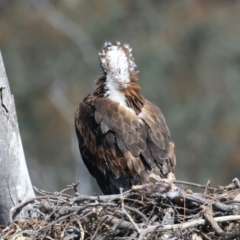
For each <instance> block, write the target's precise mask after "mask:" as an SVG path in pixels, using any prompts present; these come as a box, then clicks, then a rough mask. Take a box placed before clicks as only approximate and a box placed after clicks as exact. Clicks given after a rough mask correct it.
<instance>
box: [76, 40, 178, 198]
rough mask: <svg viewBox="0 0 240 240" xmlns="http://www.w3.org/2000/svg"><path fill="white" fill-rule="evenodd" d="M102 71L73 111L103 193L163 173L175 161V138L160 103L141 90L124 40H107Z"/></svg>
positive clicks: (89, 164)
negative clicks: (93, 87) (92, 89)
mask: <svg viewBox="0 0 240 240" xmlns="http://www.w3.org/2000/svg"><path fill="white" fill-rule="evenodd" d="M99 55H100V63H101V67H102V69H103V76H102V77H100V78H99V79H98V81H97V87H96V89H95V91H94V92H93V93H91V94H89V95H88V96H87V97H85V98H84V99H83V102H82V103H80V104H79V105H78V106H77V108H76V112H75V126H76V133H77V137H78V141H79V149H80V152H81V155H82V159H83V161H84V163H85V164H86V166H87V168H88V170H89V172H90V173H91V174H92V176H93V177H95V178H96V180H97V182H98V184H99V186H100V188H101V190H102V191H103V193H104V194H113V193H119V189H120V188H123V189H124V190H128V189H129V188H131V186H132V185H136V184H143V183H147V182H148V181H149V175H150V174H151V173H154V174H156V175H159V176H160V177H162V178H166V177H167V176H168V174H169V173H170V172H173V171H174V167H175V164H176V159H175V154H174V143H173V142H172V141H171V139H170V133H169V130H168V127H167V125H166V121H165V118H164V116H163V115H162V113H161V111H160V109H159V108H158V107H157V106H156V105H154V104H153V103H151V102H150V101H148V100H147V99H145V98H144V97H143V96H142V95H141V94H140V88H141V87H140V85H139V84H138V79H137V75H136V72H135V70H134V68H135V63H134V61H133V58H132V54H131V49H130V48H129V46H128V45H121V44H120V43H115V44H111V43H109V42H106V43H105V45H104V47H103V50H102V52H101V53H100V54H99Z"/></svg>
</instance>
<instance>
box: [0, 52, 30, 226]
mask: <svg viewBox="0 0 240 240" xmlns="http://www.w3.org/2000/svg"><path fill="white" fill-rule="evenodd" d="M32 196H34V192H33V189H32V184H31V180H30V177H29V174H28V169H27V165H26V161H25V156H24V152H23V147H22V141H21V137H20V133H19V128H18V122H17V115H16V109H15V104H14V98H13V96H12V95H11V92H10V87H9V83H8V79H7V76H6V72H5V68H4V64H3V60H2V55H1V52H0V225H7V224H8V223H9V211H10V209H11V208H12V207H13V206H14V205H16V204H18V203H19V202H21V201H23V200H24V199H25V198H28V197H32ZM26 211H27V209H24V210H23V211H22V212H21V214H20V216H23V215H26Z"/></svg>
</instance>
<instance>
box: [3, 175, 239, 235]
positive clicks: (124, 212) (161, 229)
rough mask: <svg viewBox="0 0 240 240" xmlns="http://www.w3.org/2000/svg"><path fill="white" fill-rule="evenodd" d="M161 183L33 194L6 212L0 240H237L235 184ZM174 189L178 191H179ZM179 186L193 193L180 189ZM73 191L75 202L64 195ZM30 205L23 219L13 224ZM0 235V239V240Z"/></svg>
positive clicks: (237, 205) (71, 197)
mask: <svg viewBox="0 0 240 240" xmlns="http://www.w3.org/2000/svg"><path fill="white" fill-rule="evenodd" d="M174 183H175V184H177V185H178V186H179V187H176V185H175V184H173V183H172V182H169V181H165V180H163V179H160V180H158V181H157V182H155V183H154V184H145V185H142V186H135V187H134V188H133V190H130V191H127V192H124V193H122V192H121V194H119V195H108V196H83V195H79V194H78V193H77V191H76V184H72V185H71V186H69V187H68V188H67V189H64V190H63V191H61V192H57V193H49V192H45V191H42V190H39V189H37V188H35V191H36V192H37V193H38V194H39V196H37V197H34V198H31V199H27V200H26V201H24V202H22V203H20V204H19V205H18V206H16V207H14V208H13V209H12V210H11V212H10V222H11V223H10V225H9V226H8V227H7V228H5V229H3V230H0V231H1V232H2V233H1V234H2V237H3V239H10V238H11V239H16V240H17V239H21V240H23V239H25V240H26V239H64V240H71V239H80V240H83V239H89V240H90V239H97V240H100V239H101V240H103V239H119V240H120V239H139V240H144V239H162V240H165V239H166V240H167V239H171V240H173V239H191V240H202V239H208V240H209V239H240V215H239V214H240V188H239V187H240V184H239V181H238V180H237V179H234V181H233V183H231V184H230V185H228V186H226V187H217V188H212V187H210V186H209V184H206V185H200V184H193V183H187V182H183V181H174ZM179 184H180V185H179ZM184 185H191V186H194V187H197V188H198V190H199V191H198V192H195V193H193V192H192V190H189V189H183V186H184ZM70 189H74V190H75V196H70V195H68V194H66V193H65V192H66V191H67V190H70ZM28 204H31V206H32V211H31V212H30V213H29V216H28V217H26V218H25V219H21V220H18V221H13V219H15V218H16V217H17V215H18V213H19V211H20V210H21V209H22V208H23V207H24V206H26V205H28ZM1 234H0V236H1ZM0 239H1V238H0Z"/></svg>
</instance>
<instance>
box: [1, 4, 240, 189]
mask: <svg viewBox="0 0 240 240" xmlns="http://www.w3.org/2000/svg"><path fill="white" fill-rule="evenodd" d="M105 40H108V41H116V40H119V41H121V42H123V43H129V44H130V45H131V47H132V48H133V55H134V57H135V61H136V64H137V66H138V70H139V74H138V75H139V81H140V83H141V85H142V93H143V95H144V96H145V97H146V98H148V99H149V100H151V101H152V102H154V103H156V104H157V105H158V106H159V107H160V108H161V110H162V112H163V114H164V115H165V117H166V119H167V123H168V126H169V128H170V131H171V135H172V139H173V141H174V142H175V146H176V155H177V167H176V176H177V178H178V179H179V180H186V181H192V182H199V183H206V182H207V180H208V179H210V180H211V183H212V185H218V184H219V185H224V184H228V183H230V181H231V180H232V179H233V178H234V177H240V174H239V172H240V171H239V169H240V168H239V166H240V2H239V1H230V0H229V1H220V0H216V1H211V2H210V3H209V1H207V0H205V1H199V0H183V1H177V0H175V1H174V0H161V1H160V0H149V1H145V0H138V1H127V0H122V1H120V0H118V1H117V0H116V1H112V0H102V1H95V0H58V1H46V0H41V1H37V0H15V1H12V0H0V49H1V52H2V55H3V59H4V63H5V67H6V71H7V75H8V78H9V82H10V86H11V90H12V93H13V94H14V96H15V102H16V108H17V114H18V119H19V127H20V132H21V136H22V141H23V146H24V150H25V155H26V160H27V164H28V168H29V172H30V176H31V179H32V182H33V184H34V185H35V186H37V187H39V188H42V189H44V190H48V191H59V190H62V189H63V188H65V186H66V185H67V184H70V183H72V182H76V181H77V180H80V185H79V192H81V193H86V194H93V193H100V190H99V189H98V187H97V186H96V183H95V180H94V179H93V178H92V177H90V174H89V173H88V171H87V170H86V168H85V166H84V164H83V163H82V160H81V158H80V154H79V151H78V146H77V138H76V136H75V130H74V109H75V106H76V105H77V104H78V103H79V102H80V101H82V99H83V97H85V96H86V95H87V94H88V93H89V92H91V91H93V89H94V82H95V80H96V79H97V78H98V76H99V75H100V74H101V69H100V67H99V61H98V51H100V49H101V47H102V45H103V43H104V41H105Z"/></svg>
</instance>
